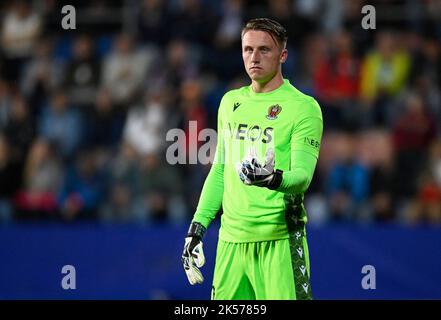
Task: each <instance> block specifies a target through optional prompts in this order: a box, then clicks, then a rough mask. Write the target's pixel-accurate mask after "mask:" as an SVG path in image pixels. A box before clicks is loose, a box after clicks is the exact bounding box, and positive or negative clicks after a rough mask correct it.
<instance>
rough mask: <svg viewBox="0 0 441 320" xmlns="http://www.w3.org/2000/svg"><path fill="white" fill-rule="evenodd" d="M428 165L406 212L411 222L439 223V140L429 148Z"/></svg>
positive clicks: (440, 177)
mask: <svg viewBox="0 0 441 320" xmlns="http://www.w3.org/2000/svg"><path fill="white" fill-rule="evenodd" d="M428 164H429V165H428V167H427V169H426V170H424V171H423V173H422V174H421V176H420V179H419V182H420V183H419V188H418V191H417V195H416V196H415V197H414V198H413V200H412V202H411V205H410V206H409V210H408V212H407V218H408V221H409V222H411V223H429V224H433V225H440V224H441V142H440V141H437V142H434V143H433V144H432V146H431V149H430V158H429V161H428Z"/></svg>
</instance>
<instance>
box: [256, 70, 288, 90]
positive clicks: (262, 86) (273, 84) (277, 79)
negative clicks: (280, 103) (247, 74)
mask: <svg viewBox="0 0 441 320" xmlns="http://www.w3.org/2000/svg"><path fill="white" fill-rule="evenodd" d="M282 84H283V77H282V75H281V74H280V73H278V74H276V75H275V76H274V77H273V78H272V79H271V80H270V81H268V82H257V81H254V80H253V81H252V83H251V88H252V89H253V91H254V92H255V93H265V92H271V91H273V90H276V89H277V88H279V87H280V86H281V85H282Z"/></svg>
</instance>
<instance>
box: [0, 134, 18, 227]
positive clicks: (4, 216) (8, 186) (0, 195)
mask: <svg viewBox="0 0 441 320" xmlns="http://www.w3.org/2000/svg"><path fill="white" fill-rule="evenodd" d="M21 177H22V172H21V166H20V165H19V164H18V163H17V162H16V161H15V160H14V159H13V158H12V157H11V152H10V146H9V143H8V139H7V138H6V136H5V135H3V134H0V223H2V222H8V221H10V220H11V219H12V218H13V213H14V211H13V209H14V208H13V203H12V199H13V197H14V195H15V193H16V191H17V190H18V188H19V187H20V183H21Z"/></svg>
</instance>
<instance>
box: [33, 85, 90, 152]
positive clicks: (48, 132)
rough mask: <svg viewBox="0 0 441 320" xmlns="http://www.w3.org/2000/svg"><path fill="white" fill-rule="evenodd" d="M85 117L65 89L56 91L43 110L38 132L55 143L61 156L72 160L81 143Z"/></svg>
mask: <svg viewBox="0 0 441 320" xmlns="http://www.w3.org/2000/svg"><path fill="white" fill-rule="evenodd" d="M83 128H84V126H83V119H82V118H81V114H80V113H79V112H78V110H76V109H75V108H74V107H73V106H71V105H70V101H69V100H68V97H67V96H66V93H65V92H64V91H61V90H60V91H56V92H55V93H54V94H53V95H52V97H51V101H50V102H49V104H48V105H47V106H46V107H45V109H44V110H43V113H42V116H41V117H40V119H39V123H38V133H39V135H41V136H42V137H44V138H46V139H48V140H49V141H51V142H52V143H54V144H55V147H56V149H57V150H59V152H60V154H61V156H62V157H63V158H64V159H66V160H70V159H71V158H72V157H73V156H74V154H75V152H76V150H77V149H78V147H79V146H80V143H81V138H82V132H83Z"/></svg>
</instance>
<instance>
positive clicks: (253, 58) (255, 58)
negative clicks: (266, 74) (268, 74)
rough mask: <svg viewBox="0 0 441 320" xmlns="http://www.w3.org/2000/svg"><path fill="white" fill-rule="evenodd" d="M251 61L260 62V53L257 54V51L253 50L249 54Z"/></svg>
mask: <svg viewBox="0 0 441 320" xmlns="http://www.w3.org/2000/svg"><path fill="white" fill-rule="evenodd" d="M251 62H253V63H259V62H260V55H259V51H257V50H256V51H254V52H253V53H252V54H251Z"/></svg>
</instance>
